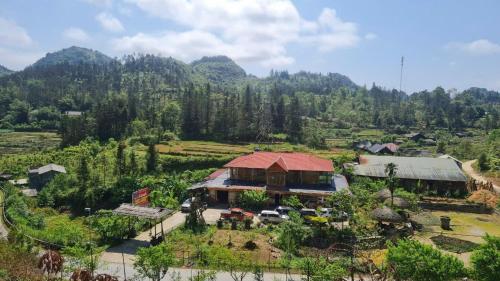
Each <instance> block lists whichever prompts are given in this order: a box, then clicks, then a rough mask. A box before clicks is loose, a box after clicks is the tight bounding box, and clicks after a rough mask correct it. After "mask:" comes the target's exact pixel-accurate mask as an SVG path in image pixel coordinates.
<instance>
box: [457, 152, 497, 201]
mask: <svg viewBox="0 0 500 281" xmlns="http://www.w3.org/2000/svg"><path fill="white" fill-rule="evenodd" d="M476 161H477V160H476V159H474V160H469V161H466V162H464V163H463V164H462V169H463V170H464V171H465V173H467V175H469V177H471V178H473V179H475V180H476V181H479V182H487V181H488V179H486V178H485V177H483V176H482V175H480V174H479V173H478V172H476V171H475V170H474V168H473V167H472V164H474V163H475V162H476ZM493 189H494V190H495V192H496V193H497V194H500V186H497V185H495V184H493Z"/></svg>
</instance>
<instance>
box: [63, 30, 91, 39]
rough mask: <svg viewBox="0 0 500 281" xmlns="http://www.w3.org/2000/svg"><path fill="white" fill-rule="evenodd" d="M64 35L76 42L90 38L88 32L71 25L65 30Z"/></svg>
mask: <svg viewBox="0 0 500 281" xmlns="http://www.w3.org/2000/svg"><path fill="white" fill-rule="evenodd" d="M63 37H64V38H66V39H68V40H70V41H76V42H87V41H89V40H90V36H89V35H88V34H87V32H85V30H83V29H80V28H77V27H70V28H67V29H66V30H64V31H63Z"/></svg>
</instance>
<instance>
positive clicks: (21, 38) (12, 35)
mask: <svg viewBox="0 0 500 281" xmlns="http://www.w3.org/2000/svg"><path fill="white" fill-rule="evenodd" d="M32 43H33V40H32V39H31V37H30V36H29V35H28V32H26V30H25V29H24V28H22V27H21V26H19V25H17V24H16V23H15V22H13V21H10V20H7V19H5V18H2V17H0V44H1V45H8V46H13V47H26V46H29V45H31V44H32Z"/></svg>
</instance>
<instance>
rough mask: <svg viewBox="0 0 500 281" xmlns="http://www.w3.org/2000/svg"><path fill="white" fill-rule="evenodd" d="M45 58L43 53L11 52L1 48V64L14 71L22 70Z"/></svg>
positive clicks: (17, 50)
mask: <svg viewBox="0 0 500 281" xmlns="http://www.w3.org/2000/svg"><path fill="white" fill-rule="evenodd" d="M43 56H44V53H42V52H38V51H36V52H32V51H25V50H19V49H16V50H11V49H8V48H2V47H0V58H1V62H0V63H1V64H2V65H4V66H6V67H7V68H10V69H13V70H21V69H23V68H24V67H26V66H27V65H30V64H33V63H34V62H35V61H37V60H38V59H40V58H41V57H43Z"/></svg>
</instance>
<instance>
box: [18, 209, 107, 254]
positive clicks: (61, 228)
mask: <svg viewBox="0 0 500 281" xmlns="http://www.w3.org/2000/svg"><path fill="white" fill-rule="evenodd" d="M32 211H33V213H34V214H35V215H40V216H42V217H43V222H44V223H43V224H44V225H43V227H41V228H34V227H30V226H28V225H21V226H20V225H19V224H17V225H18V226H20V228H21V229H23V231H24V233H25V234H28V235H30V236H32V237H35V238H38V239H41V240H45V241H49V242H51V243H54V244H58V245H74V244H78V243H80V244H82V243H86V242H88V241H89V238H90V236H89V235H92V239H93V241H98V238H99V236H98V234H97V233H95V232H92V233H91V232H90V229H89V228H88V227H87V225H85V218H84V217H76V218H73V217H71V216H70V215H69V214H66V213H58V212H57V211H55V210H54V209H51V208H35V209H33V210H32Z"/></svg>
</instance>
